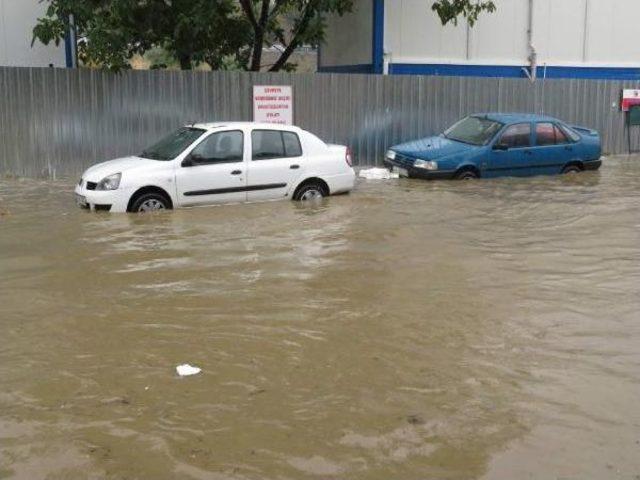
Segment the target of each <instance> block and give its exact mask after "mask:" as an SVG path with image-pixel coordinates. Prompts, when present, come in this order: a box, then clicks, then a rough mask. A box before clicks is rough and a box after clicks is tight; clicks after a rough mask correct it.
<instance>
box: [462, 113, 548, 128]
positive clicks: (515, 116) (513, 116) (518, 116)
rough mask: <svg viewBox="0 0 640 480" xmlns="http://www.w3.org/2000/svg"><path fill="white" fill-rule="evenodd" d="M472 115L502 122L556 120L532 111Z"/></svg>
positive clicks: (506, 123)
mask: <svg viewBox="0 0 640 480" xmlns="http://www.w3.org/2000/svg"><path fill="white" fill-rule="evenodd" d="M472 117H486V118H488V119H489V120H494V121H496V122H500V123H504V124H505V125H508V124H510V123H520V122H558V121H559V120H558V119H557V118H553V117H547V116H545V115H536V114H534V113H474V114H473V115H472Z"/></svg>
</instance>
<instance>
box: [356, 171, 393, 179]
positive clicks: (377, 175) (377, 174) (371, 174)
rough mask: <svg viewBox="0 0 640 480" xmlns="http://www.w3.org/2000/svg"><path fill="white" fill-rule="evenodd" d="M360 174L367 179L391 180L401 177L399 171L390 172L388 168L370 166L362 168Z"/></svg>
mask: <svg viewBox="0 0 640 480" xmlns="http://www.w3.org/2000/svg"><path fill="white" fill-rule="evenodd" d="M360 176H361V177H362V178H366V179H367V180H389V179H391V178H400V175H398V173H397V172H390V171H389V170H387V169H386V168H368V169H365V170H360Z"/></svg>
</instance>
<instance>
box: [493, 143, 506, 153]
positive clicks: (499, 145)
mask: <svg viewBox="0 0 640 480" xmlns="http://www.w3.org/2000/svg"><path fill="white" fill-rule="evenodd" d="M493 149H494V150H501V151H503V152H506V151H507V150H509V145H506V144H504V143H496V144H495V145H494V146H493Z"/></svg>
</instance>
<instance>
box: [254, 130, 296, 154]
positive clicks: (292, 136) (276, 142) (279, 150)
mask: <svg viewBox="0 0 640 480" xmlns="http://www.w3.org/2000/svg"><path fill="white" fill-rule="evenodd" d="M251 143H252V151H253V154H252V159H253V160H269V159H273V158H293V157H301V156H302V146H301V145H300V138H298V135H297V134H296V133H294V132H285V131H280V130H254V131H253V133H252V134H251Z"/></svg>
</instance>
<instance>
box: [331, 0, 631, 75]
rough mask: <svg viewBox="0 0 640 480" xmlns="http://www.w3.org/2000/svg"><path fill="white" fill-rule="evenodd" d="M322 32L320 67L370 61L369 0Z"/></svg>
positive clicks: (358, 2)
mask: <svg viewBox="0 0 640 480" xmlns="http://www.w3.org/2000/svg"><path fill="white" fill-rule="evenodd" d="M639 1H640V0H639ZM325 35H326V39H327V42H326V43H325V44H323V45H322V46H321V47H320V59H319V63H320V67H323V66H340V65H363V64H370V63H371V59H372V54H373V52H372V50H373V41H372V39H373V2H372V0H355V1H354V8H353V11H352V13H350V14H347V15H344V16H342V17H339V16H338V15H330V16H328V17H327V31H326V32H325Z"/></svg>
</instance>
